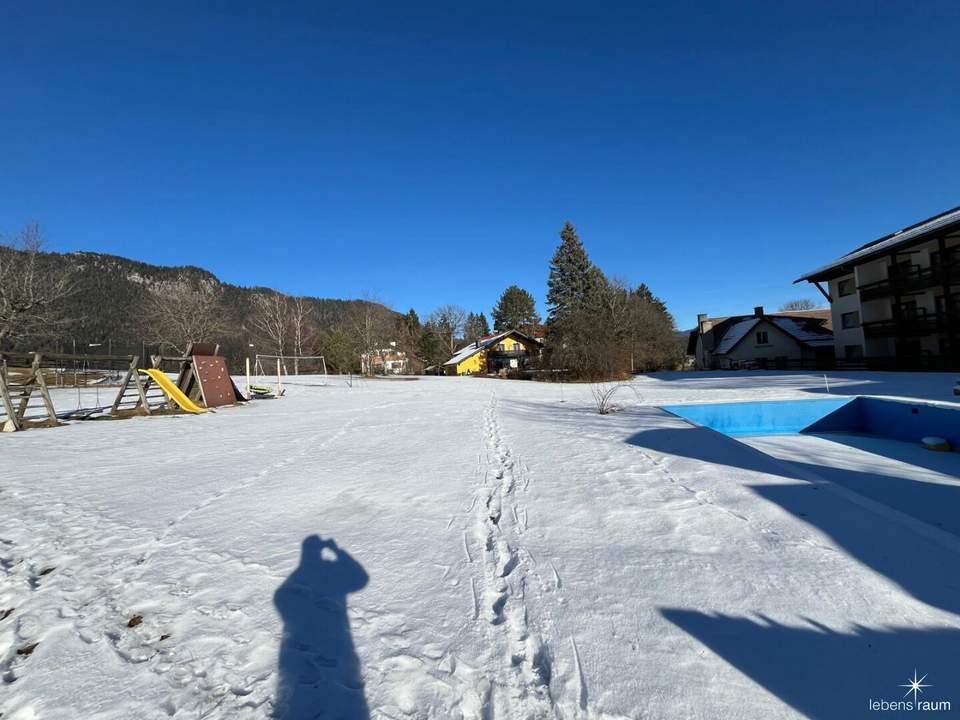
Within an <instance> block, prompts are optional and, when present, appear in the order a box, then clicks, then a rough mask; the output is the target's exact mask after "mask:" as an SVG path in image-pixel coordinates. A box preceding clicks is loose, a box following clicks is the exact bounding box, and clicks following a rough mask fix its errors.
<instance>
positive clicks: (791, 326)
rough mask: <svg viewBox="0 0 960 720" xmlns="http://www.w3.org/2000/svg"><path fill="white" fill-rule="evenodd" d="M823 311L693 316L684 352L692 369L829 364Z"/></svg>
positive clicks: (830, 349) (829, 327) (829, 333)
mask: <svg viewBox="0 0 960 720" xmlns="http://www.w3.org/2000/svg"><path fill="white" fill-rule="evenodd" d="M833 344H834V343H833V332H832V325H831V315H830V311H829V310H826V309H825V310H800V311H795V312H778V313H769V314H768V313H764V311H763V307H762V306H760V307H756V308H754V312H753V315H735V316H733V317H716V318H711V317H707V316H706V315H698V316H697V328H696V330H693V331H692V332H691V333H690V337H689V340H688V343H687V354H688V355H690V356H692V357H693V358H694V366H695V367H696V368H697V369H698V370H739V369H753V368H756V369H768V368H770V369H778V370H784V369H789V368H820V367H830V366H831V365H832V364H833V360H834V354H833Z"/></svg>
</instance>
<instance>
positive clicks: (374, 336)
mask: <svg viewBox="0 0 960 720" xmlns="http://www.w3.org/2000/svg"><path fill="white" fill-rule="evenodd" d="M385 310H386V309H385V307H384V306H383V305H381V304H380V303H378V302H377V301H375V300H373V299H372V298H371V297H370V296H369V295H366V296H365V297H364V302H363V303H362V304H359V305H356V306H354V307H353V308H351V310H350V312H349V313H348V314H347V317H346V321H345V323H344V324H345V325H346V327H347V329H348V330H347V331H348V334H349V337H350V340H351V341H352V344H353V348H354V351H355V353H356V355H357V357H359V358H360V359H361V369H362V370H363V371H364V372H368V373H372V372H373V368H374V366H375V365H376V364H377V363H376V360H377V359H378V358H379V356H380V353H381V351H382V350H383V348H384V345H385V344H386V343H387V342H388V337H387V336H388V335H390V334H392V333H393V332H394V327H393V326H392V325H391V324H390V323H388V322H387V317H386V314H387V313H385ZM364 358H366V359H365V360H364Z"/></svg>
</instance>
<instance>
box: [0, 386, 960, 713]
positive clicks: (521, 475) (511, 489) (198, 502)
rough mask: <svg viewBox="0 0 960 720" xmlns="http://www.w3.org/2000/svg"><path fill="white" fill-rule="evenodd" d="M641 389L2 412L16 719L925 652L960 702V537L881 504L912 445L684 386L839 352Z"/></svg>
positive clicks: (406, 707) (913, 390) (870, 670)
mask: <svg viewBox="0 0 960 720" xmlns="http://www.w3.org/2000/svg"><path fill="white" fill-rule="evenodd" d="M829 383H830V386H831V389H832V390H833V391H834V392H858V393H865V394H866V393H871V392H873V393H875V394H879V395H888V396H892V395H904V396H916V397H923V398H927V399H931V400H938V401H945V402H949V401H951V400H952V399H953V398H952V397H951V396H950V395H949V388H950V385H951V383H952V378H949V377H948V376H945V375H932V374H931V375H892V374H891V375H886V374H874V375H856V374H836V375H832V376H831V377H830V378H829ZM634 385H635V388H636V389H637V391H638V393H639V394H638V395H635V394H634V393H629V392H627V393H624V394H623V395H622V396H620V397H619V401H620V402H621V404H622V405H623V409H622V411H621V412H618V413H615V414H613V415H609V416H599V415H596V414H595V413H592V412H590V409H589V405H590V401H589V389H588V388H587V387H585V386H571V385H566V386H564V388H563V389H562V391H561V388H560V387H559V386H557V385H543V384H538V383H524V382H508V381H492V380H482V379H473V378H462V379H453V378H423V379H420V380H417V381H415V382H404V381H389V380H381V381H368V382H364V383H362V384H359V385H357V386H355V387H353V388H349V387H347V386H346V385H344V384H342V383H340V382H337V381H334V382H332V383H331V385H330V386H329V387H318V386H313V385H312V384H311V383H309V382H304V384H303V385H291V386H290V388H289V390H288V396H287V397H285V398H283V399H280V400H275V401H264V402H259V403H253V404H251V405H250V406H249V407H244V408H230V409H224V410H221V411H219V412H216V413H211V414H208V415H205V416H198V417H164V418H139V419H134V420H129V421H123V422H109V421H104V422H87V423H74V424H72V425H70V426H68V427H62V428H57V429H54V430H36V431H29V432H25V433H19V434H16V435H12V436H4V437H0V572H2V573H3V574H2V575H0V717H2V718H3V720H10V719H15V720H27V719H30V718H36V719H40V718H44V719H46V718H97V719H100V718H103V719H107V718H110V719H113V718H116V719H120V718H169V717H178V718H274V717H276V718H286V720H299V719H300V718H312V717H319V718H338V717H339V718H346V719H348V720H366V718H392V719H396V720H399V719H401V718H422V719H428V718H435V719H437V720H441V719H444V720H445V719H447V718H450V719H454V720H455V719H457V718H461V719H465V720H536V719H539V718H561V719H574V718H576V719H584V720H588V719H589V720H592V719H599V718H610V719H615V718H704V719H707V718H710V719H712V718H720V717H722V718H758V717H763V718H791V717H815V718H834V717H836V718H848V717H870V716H871V715H870V714H868V713H866V712H865V708H866V707H867V702H868V699H869V698H871V697H894V696H896V697H899V696H900V693H899V692H898V689H897V688H896V685H897V684H898V683H900V682H903V679H904V678H906V676H907V675H908V674H909V673H910V672H911V671H912V670H913V668H914V665H915V664H917V665H920V666H922V667H921V668H920V669H921V670H923V668H926V670H925V671H928V672H930V673H931V680H932V682H934V683H938V685H937V688H936V691H937V692H940V693H941V694H942V696H944V697H948V696H950V694H951V692H952V694H953V697H954V699H955V701H956V702H955V707H957V708H958V709H960V679H958V678H957V677H956V676H955V668H956V667H958V666H960V655H958V653H960V583H958V582H957V580H956V570H957V568H958V567H960V563H958V561H960V552H958V549H957V548H958V547H960V539H957V542H956V543H953V542H952V539H953V538H956V535H954V534H952V533H951V532H949V531H950V530H952V526H951V525H950V523H949V522H946V525H944V523H943V522H939V521H940V520H941V519H942V518H939V517H937V518H934V517H932V516H931V517H927V518H926V520H929V523H926V522H925V521H924V520H925V518H924V517H918V513H920V510H916V509H915V510H914V511H913V514H912V515H910V516H909V517H907V516H906V515H903V514H902V513H899V514H898V513H897V512H884V511H883V510H882V508H881V509H880V510H878V505H877V503H881V504H882V503H883V502H886V503H887V504H892V501H891V500H890V497H889V495H888V494H885V493H889V488H891V487H893V488H897V487H899V485H898V484H897V483H896V482H895V480H894V479H893V478H895V477H896V473H901V474H902V473H903V468H904V467H905V466H903V465H902V462H901V461H898V460H889V461H886V460H885V459H884V458H881V457H880V456H877V455H874V454H870V455H869V458H870V459H871V462H873V463H875V464H874V466H871V467H870V468H869V472H870V473H873V474H875V475H876V476H877V477H881V476H883V477H884V478H885V480H884V482H885V483H886V484H884V485H880V486H878V487H877V489H876V490H875V488H874V486H872V485H871V486H869V487H867V486H864V485H863V484H862V483H864V482H867V481H868V480H869V478H868V477H867V476H866V474H862V475H861V476H857V477H855V478H854V479H855V480H857V482H859V483H861V485H860V486H859V488H858V486H857V485H856V484H854V483H850V484H842V483H841V482H840V481H845V479H846V478H841V477H837V478H835V480H837V481H838V482H836V483H834V482H827V481H825V482H819V481H818V480H817V478H815V477H814V478H813V480H814V481H813V482H811V477H810V473H811V470H810V467H808V465H810V464H813V465H815V461H811V460H810V458H807V466H804V465H803V464H802V463H800V460H802V459H803V458H802V457H798V456H797V452H798V451H791V449H790V448H788V447H786V446H779V447H777V446H774V445H769V446H768V448H767V449H768V450H769V452H770V453H771V454H765V453H761V452H759V451H758V450H757V448H756V447H751V446H748V445H746V444H743V443H737V442H736V441H733V440H731V439H730V438H725V437H723V436H719V435H717V434H715V433H712V432H710V431H706V430H702V429H697V428H692V427H691V426H689V425H686V424H685V423H684V422H682V421H681V420H679V419H678V418H675V417H673V416H670V415H667V414H665V413H663V412H662V411H660V410H658V409H657V408H656V407H655V406H656V405H658V404H661V403H674V402H703V401H719V400H734V399H756V398H758V397H769V398H790V397H822V393H823V392H825V383H824V379H823V377H822V376H817V375H804V374H800V373H785V374H782V375H775V374H761V373H734V374H709V373H696V374H662V375H656V376H649V377H642V378H638V379H637V381H636V382H635V383H634ZM561 392H562V393H563V398H562V399H563V401H562V402H561ZM811 441H814V442H826V441H821V440H820V439H819V438H811ZM761 446H762V444H760V443H758V444H757V447H761ZM868 450H869V448H859V449H857V450H856V452H862V453H865V454H866V453H867V451H868ZM799 452H800V453H801V454H802V450H801V451H799ZM821 452H826V451H825V450H823V451H821ZM791 453H792V454H791ZM771 455H775V456H776V457H772V456H771ZM845 457H847V462H848V463H849V462H852V461H851V460H850V459H849V457H850V456H845ZM945 462H947V464H945V465H943V466H940V467H938V468H937V469H935V470H931V471H929V473H928V476H924V477H925V479H927V480H929V481H930V482H932V483H936V484H938V487H942V488H945V490H944V492H949V491H950V490H951V488H952V487H953V486H952V485H951V483H952V482H953V475H952V472H953V467H954V466H953V465H950V464H949V461H945ZM898 463H899V464H898ZM841 485H842V487H840V490H838V491H834V489H835V487H834V486H838V487H839V486H841ZM858 489H859V490H861V491H862V492H863V493H866V494H860V493H857V490H858ZM867 490H869V493H867ZM870 493H872V496H870V497H868V495H869V494H870ZM863 498H867V500H866V501H861V500H863ZM938 524H939V527H935V526H936V525H938ZM8 611H9V612H8ZM888 678H889V679H888ZM951 683H952V685H951ZM940 715H941V716H946V717H950V715H949V714H948V713H947V714H944V713H941V714H940Z"/></svg>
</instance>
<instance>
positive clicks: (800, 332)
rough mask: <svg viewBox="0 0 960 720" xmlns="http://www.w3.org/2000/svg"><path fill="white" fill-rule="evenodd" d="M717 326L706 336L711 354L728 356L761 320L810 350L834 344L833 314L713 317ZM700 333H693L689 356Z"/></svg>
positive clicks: (689, 345) (810, 311)
mask: <svg viewBox="0 0 960 720" xmlns="http://www.w3.org/2000/svg"><path fill="white" fill-rule="evenodd" d="M710 320H711V321H712V322H713V323H714V326H713V327H712V328H711V329H710V330H708V331H707V332H705V333H704V336H705V337H706V338H707V339H708V341H709V340H712V341H713V350H711V351H710V352H712V353H713V354H715V355H725V354H726V353H729V352H730V351H731V350H733V349H734V348H735V347H736V346H737V345H739V344H740V342H741V341H742V340H743V339H744V338H745V337H747V335H749V334H750V332H751V331H752V330H753V329H754V328H755V327H756V326H757V324H758V323H760V322H761V321H764V320H765V321H766V322H769V323H770V324H772V325H774V326H775V327H776V328H777V329H778V330H781V331H783V332H784V333H786V334H787V335H789V336H790V337H792V338H793V339H794V340H796V341H797V342H798V343H800V344H802V345H807V346H809V347H829V346H831V345H833V330H832V328H831V324H830V311H829V310H826V309H822V310H798V311H796V312H777V313H769V314H764V315H763V316H760V317H758V316H756V315H735V316H733V317H723V318H710ZM697 332H698V331H697V330H692V331H691V333H690V342H689V343H688V354H690V355H693V354H694V352H690V349H693V350H695V349H696V337H697Z"/></svg>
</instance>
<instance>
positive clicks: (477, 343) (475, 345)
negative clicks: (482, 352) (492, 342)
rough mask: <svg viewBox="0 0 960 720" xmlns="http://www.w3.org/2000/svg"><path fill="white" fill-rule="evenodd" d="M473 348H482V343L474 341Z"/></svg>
mask: <svg viewBox="0 0 960 720" xmlns="http://www.w3.org/2000/svg"><path fill="white" fill-rule="evenodd" d="M473 346H474V347H476V348H478V347H480V341H479V340H474V341H473Z"/></svg>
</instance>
